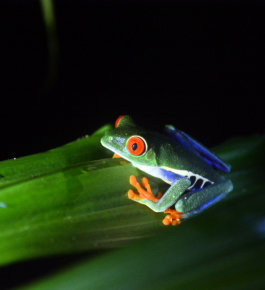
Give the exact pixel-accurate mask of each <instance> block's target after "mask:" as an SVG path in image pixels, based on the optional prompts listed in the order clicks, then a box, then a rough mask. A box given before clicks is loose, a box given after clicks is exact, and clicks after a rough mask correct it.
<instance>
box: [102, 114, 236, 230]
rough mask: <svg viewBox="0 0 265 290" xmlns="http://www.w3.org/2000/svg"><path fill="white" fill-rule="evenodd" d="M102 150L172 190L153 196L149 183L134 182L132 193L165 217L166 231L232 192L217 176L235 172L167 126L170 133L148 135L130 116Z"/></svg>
mask: <svg viewBox="0 0 265 290" xmlns="http://www.w3.org/2000/svg"><path fill="white" fill-rule="evenodd" d="M101 144H102V145H103V146H104V147H106V148H108V149H109V150H111V151H113V152H114V153H115V154H114V157H121V158H124V159H125V160H127V161H129V162H131V163H132V165H133V166H135V167H136V168H138V169H140V170H141V171H144V172H146V173H147V174H149V175H151V176H154V177H157V178H160V179H162V180H163V181H164V182H166V183H168V184H169V185H170V187H169V188H168V190H167V191H166V192H165V193H164V194H163V195H162V194H160V193H158V194H157V195H154V194H153V193H152V190H151V187H150V185H149V182H148V179H147V178H146V177H144V178H143V179H142V185H141V184H140V183H139V182H138V181H137V179H136V177H135V176H130V179H129V182H130V184H131V185H132V186H133V187H135V188H136V190H137V193H135V192H134V191H133V190H132V189H130V190H129V191H128V197H129V199H132V200H134V201H136V202H138V203H141V204H144V205H146V206H148V207H149V208H150V209H152V210H153V211H155V212H164V213H166V214H167V215H166V216H165V218H164V219H163V224H164V225H170V224H172V225H177V224H179V223H180V220H181V219H185V218H188V217H191V216H193V215H195V214H197V213H199V212H201V211H202V210H204V209H206V208H208V207H209V206H211V205H213V204H214V203H216V202H218V201H219V200H221V199H222V198H224V197H225V196H226V195H227V194H228V193H229V192H230V191H232V189H233V184H232V182H231V181H230V180H228V179H226V178H225V177H224V176H223V175H220V174H219V173H218V172H217V170H219V171H222V172H225V173H228V172H230V166H229V165H227V164H226V163H224V162H223V161H222V160H220V159H219V158H218V157H216V156H215V155H214V154H213V153H211V152H210V151H209V150H208V149H206V148H205V147H204V146H203V145H201V144H200V143H199V142H197V141H195V140H194V139H193V138H191V137H190V136H189V135H188V134H186V133H184V132H182V131H180V130H178V129H175V128H174V127H173V126H171V125H168V126H166V133H165V134H161V133H157V132H150V131H146V130H145V129H143V128H141V127H139V126H137V125H136V124H135V123H134V122H133V120H132V119H131V118H130V117H129V116H127V115H125V116H121V117H119V118H118V119H117V121H116V123H115V129H113V130H111V131H108V132H107V133H106V134H105V136H104V137H102V139H101Z"/></svg>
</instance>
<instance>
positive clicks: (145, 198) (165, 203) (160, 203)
mask: <svg viewBox="0 0 265 290" xmlns="http://www.w3.org/2000/svg"><path fill="white" fill-rule="evenodd" d="M142 183H143V185H144V187H145V188H146V190H144V189H143V188H142V187H141V185H140V184H139V183H138V181H137V179H136V178H135V176H130V184H131V185H132V186H134V187H135V188H136V189H137V191H138V193H139V194H136V193H134V192H133V191H132V190H131V189H130V190H129V192H128V197H129V198H130V199H132V200H134V201H136V202H139V203H141V204H144V205H146V206H148V207H149V208H151V209H152V210H153V211H155V212H165V213H168V214H169V215H168V216H166V217H165V219H164V220H163V223H164V224H165V225H169V224H171V223H172V224H173V225H175V224H177V223H178V222H176V221H177V220H180V218H181V213H179V212H177V211H176V210H172V209H170V207H171V206H172V205H173V204H174V203H175V202H176V200H177V199H178V198H179V196H180V195H181V194H182V193H183V192H185V190H186V189H187V188H188V187H189V186H190V184H191V182H190V180H189V179H187V178H179V179H177V180H176V181H175V182H174V183H173V184H172V185H171V186H170V188H169V189H168V190H167V191H166V192H165V194H164V195H163V196H162V197H161V198H159V197H156V196H154V195H153V193H152V191H151V188H150V185H149V184H148V181H147V178H144V179H143V180H142Z"/></svg>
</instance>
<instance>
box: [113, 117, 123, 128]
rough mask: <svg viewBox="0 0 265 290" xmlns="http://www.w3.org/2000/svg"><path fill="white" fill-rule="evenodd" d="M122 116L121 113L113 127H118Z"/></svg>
mask: <svg viewBox="0 0 265 290" xmlns="http://www.w3.org/2000/svg"><path fill="white" fill-rule="evenodd" d="M123 117H124V115H121V116H120V117H119V118H118V119H117V120H116V122H115V128H117V127H118V125H119V122H120V120H121V119H122V118H123Z"/></svg>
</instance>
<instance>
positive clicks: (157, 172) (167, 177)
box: [133, 164, 183, 184]
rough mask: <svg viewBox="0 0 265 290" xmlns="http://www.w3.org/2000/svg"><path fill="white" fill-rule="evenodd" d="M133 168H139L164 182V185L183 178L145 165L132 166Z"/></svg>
mask: <svg viewBox="0 0 265 290" xmlns="http://www.w3.org/2000/svg"><path fill="white" fill-rule="evenodd" d="M133 165H134V166H135V167H137V168H139V169H140V170H142V171H144V172H146V173H147V174H150V175H152V176H154V177H157V178H160V179H162V180H164V181H165V182H166V183H168V184H171V183H173V182H175V181H176V180H179V179H181V178H183V176H181V175H178V174H176V173H174V172H172V171H169V170H165V169H162V168H159V167H155V166H147V165H136V164H133Z"/></svg>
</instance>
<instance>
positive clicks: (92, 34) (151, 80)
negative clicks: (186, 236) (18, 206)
mask: <svg viewBox="0 0 265 290" xmlns="http://www.w3.org/2000/svg"><path fill="white" fill-rule="evenodd" d="M126 3H127V4H126V6H125V5H124V4H121V2H120V3H119V2H113V1H105V2H102V1H97V2H90V1H55V14H56V25H57V36H58V44H59V52H58V59H57V64H56V67H57V74H56V79H55V81H54V83H53V85H52V86H47V77H48V67H49V64H48V63H49V57H48V46H47V39H46V33H45V26H44V23H43V18H42V13H41V9H40V5H39V2H38V1H23V3H22V1H10V2H9V1H6V2H1V7H0V8H1V9H0V15H1V18H0V19H1V22H2V23H1V48H0V52H1V55H0V57H1V66H0V68H1V71H2V76H1V91H0V92H1V102H0V104H1V114H0V122H1V123H0V124H1V151H0V159H1V160H4V159H8V158H13V157H19V156H23V155H27V154H32V153H37V152H40V151H44V150H47V149H50V148H53V147H55V146H59V145H62V144H64V143H66V142H69V141H72V140H74V139H76V138H78V137H80V136H82V135H85V134H90V133H92V132H93V131H94V130H96V129H97V128H99V127H100V126H102V125H104V124H106V123H110V122H114V121H115V119H116V118H117V117H118V116H119V115H121V114H130V115H132V116H133V117H134V119H135V120H136V121H138V122H139V123H140V124H142V125H146V126H148V127H150V128H153V129H161V128H162V126H163V125H164V124H168V123H171V124H174V125H175V126H176V127H177V128H179V129H182V130H183V131H186V132H187V133H190V134H191V135H192V136H194V137H196V138H197V139H198V140H200V141H201V142H202V143H205V144H206V145H208V146H214V145H217V144H218V143H220V142H223V141H224V140H226V139H228V138H231V137H233V136H247V135H251V134H256V133H264V117H263V114H264V105H263V104H262V102H263V99H264V48H265V47H264V36H265V35H264V22H265V21H264V5H263V3H262V2H257V1H245V2H244V1H226V2H221V1H218V2H215V4H212V2H206V1H176V2H173V1H172V2H169V1H163V2H162V1H161V2H159V1H156V2H151V1H149V2H147V1H145V2H142V1H141V2H140V1H139V2H137V1H135V2H133V1H130V2H126ZM59 264H60V263H59ZM29 265H32V264H31V263H30V264H29ZM33 265H34V264H33ZM41 265H42V267H45V263H41ZM46 265H48V266H47V267H48V268H49V267H50V264H49V263H47V264H46ZM55 265H56V263H55ZM29 267H31V266H29ZM47 267H46V268H47ZM10 269H11V270H12V271H15V270H16V268H14V267H11V268H10ZM18 269H20V268H19V266H18ZM33 273H34V272H33ZM21 279H22V277H21Z"/></svg>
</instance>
